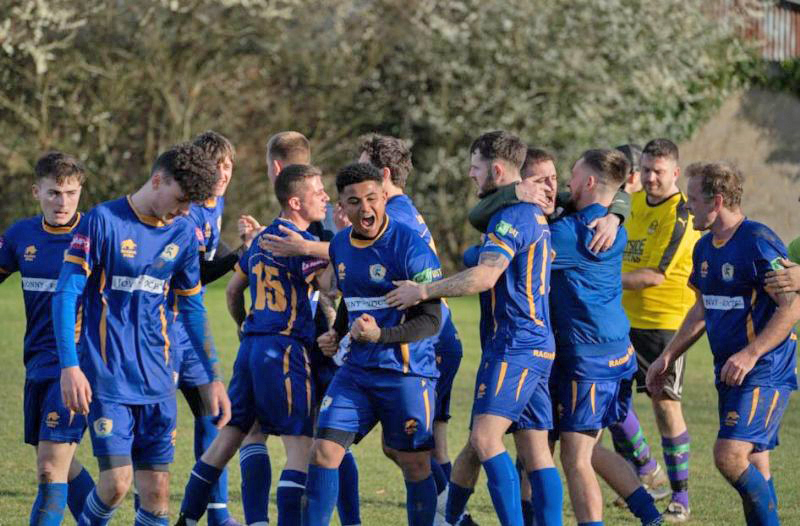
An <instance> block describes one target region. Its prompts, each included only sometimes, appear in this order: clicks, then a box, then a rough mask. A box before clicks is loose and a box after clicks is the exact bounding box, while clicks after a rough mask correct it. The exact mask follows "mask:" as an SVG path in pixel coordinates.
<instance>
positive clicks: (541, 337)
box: [479, 204, 555, 376]
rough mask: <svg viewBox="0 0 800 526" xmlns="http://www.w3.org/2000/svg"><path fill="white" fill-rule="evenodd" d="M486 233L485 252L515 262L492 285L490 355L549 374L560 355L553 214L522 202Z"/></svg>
mask: <svg viewBox="0 0 800 526" xmlns="http://www.w3.org/2000/svg"><path fill="white" fill-rule="evenodd" d="M486 232H487V234H486V237H485V239H484V241H483V243H482V245H481V248H480V254H481V255H483V254H486V253H491V252H494V253H498V254H500V255H502V256H504V257H506V258H508V260H509V261H510V264H509V266H508V268H507V269H506V271H505V272H504V273H503V274H502V276H500V278H499V279H498V280H497V283H496V284H495V286H494V287H493V288H492V289H491V290H490V303H491V314H492V321H493V323H492V326H491V327H489V329H490V331H491V332H490V335H489V337H488V338H486V344H485V347H484V350H483V355H484V358H485V359H492V358H496V359H500V360H505V361H508V362H509V363H515V364H516V365H519V366H522V367H526V368H530V369H533V370H535V371H536V372H538V373H540V374H543V375H545V376H547V375H549V374H550V369H551V367H552V365H553V360H554V358H555V342H554V340H553V333H552V331H551V328H550V307H549V305H548V302H547V295H548V292H549V290H550V251H551V243H550V229H549V228H548V226H547V218H546V217H545V216H544V214H543V213H542V211H541V209H540V208H539V207H538V206H535V205H531V204H516V205H512V206H508V207H506V208H503V209H501V210H500V211H498V212H496V213H495V214H494V215H493V216H492V219H491V221H490V222H489V228H488V229H487V231H486ZM479 257H480V256H479Z"/></svg>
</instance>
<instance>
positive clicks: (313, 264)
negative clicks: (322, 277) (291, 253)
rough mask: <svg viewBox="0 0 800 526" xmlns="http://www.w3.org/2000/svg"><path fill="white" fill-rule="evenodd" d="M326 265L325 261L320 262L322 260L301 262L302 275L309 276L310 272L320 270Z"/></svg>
mask: <svg viewBox="0 0 800 526" xmlns="http://www.w3.org/2000/svg"><path fill="white" fill-rule="evenodd" d="M327 264H328V263H327V261H325V260H322V259H312V260H306V261H303V265H302V268H301V269H302V271H303V274H310V273H311V272H313V271H315V270H317V269H319V268H322V267H324V266H325V265H327Z"/></svg>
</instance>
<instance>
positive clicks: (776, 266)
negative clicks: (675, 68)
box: [0, 243, 784, 270]
mask: <svg viewBox="0 0 800 526" xmlns="http://www.w3.org/2000/svg"><path fill="white" fill-rule="evenodd" d="M2 247H3V245H2V243H0V248H2ZM769 266H770V267H772V270H781V269H782V268H784V267H783V263H781V258H775V259H773V260H772V261H770V262H769Z"/></svg>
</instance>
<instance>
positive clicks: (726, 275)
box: [722, 263, 734, 281]
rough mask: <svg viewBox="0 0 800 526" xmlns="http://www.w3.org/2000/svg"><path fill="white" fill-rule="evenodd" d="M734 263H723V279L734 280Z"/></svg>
mask: <svg viewBox="0 0 800 526" xmlns="http://www.w3.org/2000/svg"><path fill="white" fill-rule="evenodd" d="M733 271H734V269H733V265H731V264H730V263H723V264H722V280H723V281H733Z"/></svg>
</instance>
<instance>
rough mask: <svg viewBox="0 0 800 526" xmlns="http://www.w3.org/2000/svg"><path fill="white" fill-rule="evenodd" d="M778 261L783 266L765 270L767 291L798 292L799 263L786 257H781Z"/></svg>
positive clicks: (799, 286) (799, 278) (799, 283)
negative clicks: (768, 270)
mask: <svg viewBox="0 0 800 526" xmlns="http://www.w3.org/2000/svg"><path fill="white" fill-rule="evenodd" d="M780 263H781V265H782V266H783V268H781V269H776V270H772V271H770V272H767V279H766V280H765V283H766V286H767V292H771V293H773V294H777V293H788V292H800V265H798V264H797V263H794V262H793V261H789V260H788V259H781V260H780Z"/></svg>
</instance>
